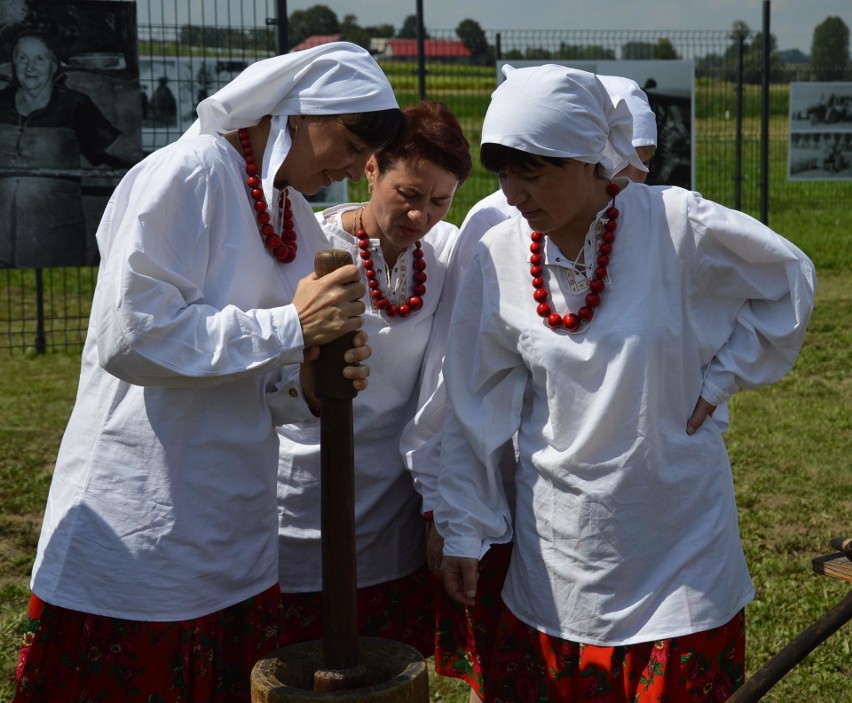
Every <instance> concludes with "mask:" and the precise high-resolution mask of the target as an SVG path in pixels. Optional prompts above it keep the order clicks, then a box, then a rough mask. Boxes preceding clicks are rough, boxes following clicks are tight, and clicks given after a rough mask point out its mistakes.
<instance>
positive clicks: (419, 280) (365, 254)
mask: <svg viewBox="0 0 852 703" xmlns="http://www.w3.org/2000/svg"><path fill="white" fill-rule="evenodd" d="M365 207H366V206H365ZM352 229H353V233H354V235H355V239H357V240H358V249H359V250H360V251H359V252H358V255H359V256H360V258H361V265H362V266H363V267H364V275H365V276H366V277H367V286H368V288H369V289H370V298H371V299H372V301H373V305H374V306H375V307H376V308H378V309H379V310H384V312H385V314H386V315H387V316H388V317H396V316H397V315H399V316H400V317H408V316H409V315H410V314H411V313H413V312H417V311H418V310H420V309H421V308H422V307H423V296H424V295H426V261H424V259H423V249H422V245H421V244H420V240H419V239H418V240H417V241H416V242H415V243H414V251H413V252H411V256H412V257H413V259H414V261H413V263H412V268H414V274H413V275H412V277H411V278H412V280H413V281H414V283H413V284H412V286H411V295H410V296H409V298H408V300H407V301H406V302H404V303H402V304H396V303H391V302H390V301H389V300H388V296H387V295H386V294H385V293H384V292H383V291H382V286H381V284H380V283H379V279H378V277H377V276H376V269H375V266H374V265H373V255H372V254H371V253H370V235H369V234H367V230H365V229H364V207H362V208H361V209H360V210H358V212H357V213H355V218H354V220H353V221H352Z"/></svg>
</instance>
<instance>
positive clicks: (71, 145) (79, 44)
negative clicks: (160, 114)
mask: <svg viewBox="0 0 852 703" xmlns="http://www.w3.org/2000/svg"><path fill="white" fill-rule="evenodd" d="M0 8H2V12H0V17H2V19H3V20H4V22H3V24H2V26H0V267H3V268H48V267H55V266H86V265H93V264H95V263H97V254H96V247H95V245H94V231H95V229H96V228H97V224H98V221H99V220H100V216H101V214H102V212H103V208H104V206H105V205H106V201H107V198H108V196H109V193H110V192H111V191H112V188H113V187H114V186H115V184H116V183H117V180H118V178H119V177H120V175H121V174H122V173H123V172H125V171H126V170H127V169H128V168H130V167H131V166H133V165H134V164H135V163H137V162H138V161H139V160H140V159H142V158H143V156H144V153H143V151H142V149H141V129H140V128H141V123H140V118H141V110H140V100H139V81H138V63H137V54H136V19H135V18H136V14H135V9H136V8H135V3H127V2H92V1H89V2H45V1H38V0H29V2H21V1H20V0H0ZM6 20H8V21H6Z"/></svg>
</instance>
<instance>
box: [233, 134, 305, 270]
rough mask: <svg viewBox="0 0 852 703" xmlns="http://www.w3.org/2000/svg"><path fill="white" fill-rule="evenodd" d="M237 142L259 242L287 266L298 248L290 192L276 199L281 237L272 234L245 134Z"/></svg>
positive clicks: (267, 209) (273, 230) (273, 229)
mask: <svg viewBox="0 0 852 703" xmlns="http://www.w3.org/2000/svg"><path fill="white" fill-rule="evenodd" d="M237 138H238V139H239V142H240V149H242V152H243V158H245V160H246V175H247V176H248V178H247V179H246V184H247V185H248V187H249V188H250V191H249V197H250V198H251V199H252V200H254V209H255V212H257V224H258V228H259V229H260V238H261V239H262V240H263V245H264V246H265V247H266V248H267V249H269V252H270V253H271V254H272V256H274V257H275V258H276V259H278V261H280V262H281V263H282V264H289V263H290V262H291V261H293V260H294V259H295V258H296V252H297V250H298V248H299V247H298V245H297V244H296V230H294V229H293V210H292V209H291V203H290V198H288V197H287V195H288V194H289V191H288V190H287V189H286V188H285V189H284V190H283V191H282V192H281V194H280V195H279V196H278V214H279V216H280V217H281V234H280V235H279V234H276V233H275V228H274V227H273V226H272V222H271V219H272V217H271V216H270V214H269V206H268V205H267V204H266V198H264V197H263V185H262V183H261V180H260V176H259V175H258V173H259V169H258V167H257V163H256V162H255V159H254V151H253V150H252V148H251V142H250V141H249V136H248V130H245V129H238V130H237Z"/></svg>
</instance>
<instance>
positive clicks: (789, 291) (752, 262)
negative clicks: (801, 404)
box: [687, 193, 816, 405]
mask: <svg viewBox="0 0 852 703" xmlns="http://www.w3.org/2000/svg"><path fill="white" fill-rule="evenodd" d="M687 207H688V216H689V223H690V227H691V228H692V231H693V234H694V237H695V243H696V249H695V252H694V255H695V261H694V286H695V288H694V306H693V312H694V316H693V317H694V323H695V324H696V326H700V324H701V322H702V321H703V322H704V323H706V326H705V328H704V329H700V328H699V329H698V330H697V332H698V334H699V337H703V338H704V339H708V338H709V337H711V336H712V334H713V333H714V331H713V330H712V329H711V328H712V327H713V326H714V325H713V324H712V321H713V320H714V319H718V316H717V315H715V314H714V313H713V312H712V310H711V308H713V306H720V305H722V306H725V307H726V308H727V309H729V310H734V311H735V312H734V317H733V326H732V331H731V332H730V334H729V336H728V337H727V339H724V340H722V343H721V345H720V346H718V348H717V349H716V350H715V354H714V356H713V358H712V359H711V360H710V362H709V364H708V365H707V367H706V371H705V377H704V384H703V388H702V393H701V395H702V397H703V398H704V399H705V400H707V401H709V402H710V403H713V404H714V405H718V404H720V403H721V402H723V401H724V400H725V399H727V398H728V397H730V396H731V395H733V394H734V393H736V391H737V390H738V389H740V388H746V389H754V388H758V387H760V386H763V385H765V384H768V383H772V382H774V381H777V380H778V379H780V378H781V377H782V376H783V375H784V374H785V373H787V371H789V370H790V369H791V368H792V366H793V364H794V362H795V360H796V357H797V356H798V354H799V350H800V349H801V346H802V342H803V341H804V337H805V331H806V328H807V325H808V321H809V319H810V315H811V312H812V310H813V305H814V289H815V285H816V274H815V270H814V266H813V264H812V263H811V261H810V260H809V259H808V257H807V256H806V255H805V254H804V253H803V252H802V251H800V250H799V249H798V248H797V247H796V246H794V245H793V244H792V243H790V242H789V241H787V240H786V239H784V238H783V237H782V236H780V235H778V234H776V233H775V232H773V231H772V230H771V229H769V228H768V227H766V226H765V225H763V224H762V223H760V222H758V221H757V220H755V219H754V218H752V217H750V216H748V215H746V214H744V213H742V212H739V211H736V210H731V209H729V208H726V207H724V206H721V205H719V204H717V203H714V202H712V201H709V200H705V199H704V198H702V197H701V196H699V195H698V194H697V193H692V194H690V197H689V201H688V206H687ZM705 312H706V313H707V314H704V313H705Z"/></svg>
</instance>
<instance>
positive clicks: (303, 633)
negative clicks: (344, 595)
mask: <svg viewBox="0 0 852 703" xmlns="http://www.w3.org/2000/svg"><path fill="white" fill-rule="evenodd" d="M432 582H433V577H432V576H431V575H430V574H429V572H428V570H427V569H426V567H425V566H424V567H422V568H420V569H418V570H417V571H415V572H414V573H412V574H409V575H408V576H403V577H402V578H399V579H395V580H393V581H387V582H385V583H379V584H375V585H373V586H366V587H364V588H359V589H358V591H357V599H358V634H359V635H361V636H362V637H384V638H385V639H390V640H396V641H398V642H404V643H405V644H408V645H410V646H412V647H414V648H415V649H416V650H417V651H418V652H420V653H421V654H422V655H423V656H424V657H430V656H432V653H433V652H434V649H435V610H434V606H433V604H432ZM279 631H280V637H279V640H280V645H281V646H282V647H286V646H289V645H293V644H298V643H299V642H307V641H310V640H318V639H322V637H323V629H322V592H310V593H282V594H281V621H280V624H279Z"/></svg>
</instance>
